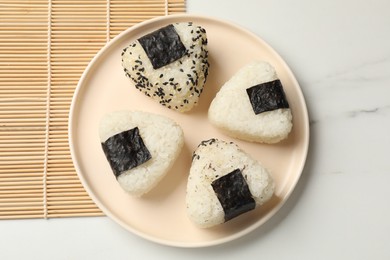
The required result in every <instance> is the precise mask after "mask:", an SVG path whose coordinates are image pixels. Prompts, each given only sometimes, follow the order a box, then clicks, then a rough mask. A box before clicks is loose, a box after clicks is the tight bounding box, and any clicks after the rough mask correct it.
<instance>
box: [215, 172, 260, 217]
mask: <svg viewBox="0 0 390 260" xmlns="http://www.w3.org/2000/svg"><path fill="white" fill-rule="evenodd" d="M211 186H212V187H213V189H214V192H215V194H216V195H217V198H218V200H219V202H220V203H221V205H222V208H223V211H224V213H225V221H228V220H230V219H232V218H234V217H237V216H238V215H241V214H243V213H245V212H247V211H250V210H252V209H254V208H255V206H256V202H255V200H254V199H253V198H252V194H251V192H250V190H249V187H248V184H247V183H246V181H245V179H244V176H242V172H241V170H240V169H235V170H234V171H232V172H231V173H229V174H227V175H225V176H222V177H220V178H218V179H216V180H214V181H213V182H212V183H211Z"/></svg>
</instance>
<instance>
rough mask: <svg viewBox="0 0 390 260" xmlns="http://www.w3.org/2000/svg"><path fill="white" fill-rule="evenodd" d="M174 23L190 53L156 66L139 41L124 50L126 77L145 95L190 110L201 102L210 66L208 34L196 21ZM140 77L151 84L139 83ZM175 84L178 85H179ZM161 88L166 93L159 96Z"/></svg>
mask: <svg viewBox="0 0 390 260" xmlns="http://www.w3.org/2000/svg"><path fill="white" fill-rule="evenodd" d="M173 26H174V27H175V30H176V32H177V33H178V35H179V37H180V40H181V41H182V43H183V45H184V46H185V48H186V50H187V51H188V56H187V55H185V56H184V57H182V58H180V59H178V60H176V61H174V62H172V63H170V64H167V65H165V66H163V67H161V68H158V69H154V68H153V65H152V63H151V62H150V60H149V58H148V56H147V55H146V53H145V51H144V49H143V48H142V46H141V44H140V43H139V42H138V40H136V41H135V42H133V43H131V44H130V45H129V46H128V47H127V48H125V49H124V52H123V53H122V66H123V68H124V69H125V73H126V76H127V77H129V78H130V79H131V80H132V81H133V82H134V83H135V87H136V88H137V89H139V90H140V91H141V92H143V93H144V94H145V95H147V96H150V97H151V98H153V99H155V100H156V101H158V102H159V103H160V104H162V105H163V106H166V107H168V108H170V109H173V110H177V111H179V112H186V111H189V110H191V109H192V108H193V107H194V106H195V105H196V104H197V103H198V100H199V96H200V94H201V93H202V91H203V86H204V84H205V82H206V78H207V74H208V68H209V63H208V51H207V35H206V32H205V30H204V29H203V28H202V27H200V26H197V25H195V24H193V23H175V24H173ZM139 61H141V62H142V64H140V63H139ZM139 76H142V77H143V80H144V83H142V84H143V85H148V84H150V86H147V87H142V86H140V85H137V82H139V80H138V78H139ZM142 84H141V85H142ZM174 84H177V85H176V87H174V86H173V85H174ZM158 88H161V89H163V93H164V94H163V95H161V96H159V95H156V91H157V90H158Z"/></svg>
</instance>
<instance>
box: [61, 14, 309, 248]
mask: <svg viewBox="0 0 390 260" xmlns="http://www.w3.org/2000/svg"><path fill="white" fill-rule="evenodd" d="M180 19H201V20H206V21H211V22H217V23H219V24H223V25H226V26H228V27H231V28H234V29H236V30H239V31H242V32H243V33H245V34H247V35H249V36H251V37H252V38H253V39H256V40H257V41H259V42H261V43H262V44H263V45H264V46H265V47H267V48H268V50H269V51H270V52H271V54H272V55H273V56H275V57H277V58H278V60H279V61H280V62H281V64H282V65H283V66H284V67H285V68H286V69H287V70H286V73H287V74H288V76H289V77H290V79H291V80H292V81H293V82H294V84H295V85H297V86H298V88H297V95H298V97H299V99H300V101H301V102H300V103H301V104H302V105H303V112H304V113H303V117H304V120H303V122H304V124H303V128H304V130H305V132H306V134H305V135H304V138H303V142H304V153H303V156H302V158H303V160H302V163H301V165H300V167H299V173H298V174H297V176H296V178H295V180H294V181H293V182H292V185H291V186H290V188H289V189H288V190H287V192H286V195H285V199H284V200H282V201H281V202H280V203H278V204H277V205H276V206H275V207H273V208H272V210H270V211H269V212H268V213H267V214H266V215H265V216H264V217H263V218H261V219H260V220H259V221H257V222H255V223H254V224H252V225H250V226H249V227H247V228H245V229H243V230H241V231H239V232H236V233H234V234H232V235H228V236H226V237H223V238H219V239H215V240H212V241H207V242H173V241H168V240H166V239H160V238H156V237H153V236H151V235H148V234H145V233H143V232H141V231H139V230H137V229H135V228H133V227H131V226H129V225H127V224H126V223H123V222H122V221H121V220H120V219H118V218H117V217H116V216H115V215H114V214H112V213H111V212H110V210H108V209H107V208H106V207H105V205H103V204H102V203H101V202H100V201H99V200H98V199H97V197H96V196H95V194H94V192H93V191H92V189H91V188H90V187H89V185H88V184H87V182H86V180H85V178H84V176H83V174H82V170H81V168H80V166H79V164H78V162H77V158H76V152H75V149H76V148H75V147H74V136H73V131H74V127H75V126H74V122H73V120H72V119H73V118H74V115H75V113H76V103H77V100H78V98H79V95H80V91H81V89H82V87H83V83H84V82H85V81H86V80H87V77H88V74H89V73H90V71H91V70H92V69H93V66H94V64H95V63H96V61H98V60H99V59H100V58H101V57H102V56H103V55H104V54H105V53H106V52H107V51H108V50H109V49H110V48H111V46H112V45H114V44H116V42H117V41H118V40H119V39H120V38H122V37H123V36H124V35H127V34H128V33H131V32H132V31H135V30H137V29H139V28H140V27H144V26H146V25H148V24H152V23H156V22H164V21H165V22H166V21H170V20H172V22H175V21H174V20H180ZM68 143H69V148H70V154H71V159H72V162H73V165H74V168H75V171H76V173H77V176H78V177H79V179H80V182H81V183H82V185H83V187H84V189H85V190H86V192H87V193H88V195H89V196H90V197H91V199H92V200H93V202H94V203H95V204H96V205H97V206H98V207H99V209H100V210H101V211H102V212H103V213H104V214H105V215H106V216H108V217H109V218H111V219H112V220H114V222H116V223H117V224H119V225H120V226H121V227H123V228H124V229H126V230H127V231H129V232H131V233H133V234H135V235H137V236H139V237H141V238H143V239H146V240H149V241H152V242H155V243H157V244H161V245H166V246H173V247H181V248H200V247H210V246H215V245H220V244H224V243H226V242H230V241H233V240H235V239H238V238H240V237H242V236H244V235H246V234H248V233H250V232H252V231H254V230H256V229H257V228H259V227H260V226H261V225H263V224H264V223H266V222H267V221H268V220H269V219H270V218H272V217H273V216H274V215H275V214H276V213H277V212H278V211H279V210H280V209H281V208H282V207H283V206H284V204H285V203H286V202H287V201H288V200H289V198H290V197H291V194H292V192H293V191H294V190H295V188H296V186H297V183H298V181H299V179H300V178H301V176H302V172H303V170H304V167H305V165H306V161H307V155H308V150H309V145H310V144H309V143H310V125H309V113H308V109H307V104H306V100H305V97H304V95H303V92H302V88H301V86H300V85H299V83H298V81H297V79H296V77H295V75H294V74H293V73H292V70H291V68H290V67H289V66H288V64H287V63H286V62H285V60H284V59H283V58H282V57H281V55H280V54H279V53H278V52H276V50H275V49H274V48H273V47H272V46H271V45H269V44H268V43H267V42H266V41H265V40H263V39H262V38H261V37H260V36H258V35H256V34H255V33H253V32H251V31H250V30H248V29H246V28H244V27H242V26H240V25H238V24H236V23H234V22H231V21H228V20H224V19H221V18H215V17H212V16H208V15H198V14H188V13H184V14H171V15H167V16H159V17H155V18H151V19H149V20H146V21H143V22H140V23H138V24H136V25H133V26H131V27H129V28H127V29H126V30H124V31H122V32H121V33H119V34H118V35H117V36H115V37H114V38H113V39H111V40H110V41H109V42H107V43H106V44H105V45H104V46H103V47H102V48H101V49H100V50H99V51H98V52H97V53H96V54H95V56H94V57H93V58H92V59H91V60H90V62H89V63H88V65H87V67H86V68H85V70H84V72H83V73H82V75H81V77H80V79H79V81H78V83H77V86H76V88H75V91H74V94H73V97H72V100H71V104H70V109H69V116H68Z"/></svg>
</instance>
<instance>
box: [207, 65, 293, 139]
mask: <svg viewBox="0 0 390 260" xmlns="http://www.w3.org/2000/svg"><path fill="white" fill-rule="evenodd" d="M208 118H209V120H210V122H211V123H212V124H213V125H215V126H216V127H218V128H220V129H222V130H223V131H225V133H227V134H228V135H230V136H232V137H235V138H239V139H242V140H247V141H253V142H260V143H277V142H279V141H281V140H283V139H286V138H287V137H288V134H289V133H290V132H291V129H292V113H291V109H290V105H289V103H288V100H287V96H286V94H285V92H284V88H283V85H282V82H281V81H280V79H279V78H278V76H277V74H276V71H275V69H274V68H273V67H272V66H271V65H270V64H269V63H267V62H262V61H256V62H252V63H250V64H248V65H246V66H245V67H243V68H242V69H240V70H239V71H238V72H237V73H236V74H235V75H234V76H233V77H232V78H231V79H230V80H229V81H227V82H226V83H225V84H224V85H223V86H222V87H221V89H220V90H219V92H218V93H217V95H216V96H215V98H214V99H213V101H212V102H211V105H210V107H209V111H208Z"/></svg>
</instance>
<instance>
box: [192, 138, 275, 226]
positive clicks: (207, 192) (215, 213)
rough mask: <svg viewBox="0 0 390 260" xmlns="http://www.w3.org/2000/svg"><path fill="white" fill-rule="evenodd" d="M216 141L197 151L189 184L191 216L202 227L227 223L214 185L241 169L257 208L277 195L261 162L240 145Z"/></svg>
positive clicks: (202, 146)
mask: <svg viewBox="0 0 390 260" xmlns="http://www.w3.org/2000/svg"><path fill="white" fill-rule="evenodd" d="M213 140H215V141H213V142H208V143H206V145H199V147H198V148H197V149H196V151H195V152H194V158H193V161H192V165H191V169H190V174H189V177H188V182H187V194H186V205H187V213H188V216H189V218H190V219H191V220H192V221H193V222H194V223H195V224H196V225H197V226H199V227H202V228H207V227H212V226H215V225H218V224H221V223H224V222H225V220H224V211H223V208H222V205H221V203H220V202H219V200H218V198H217V196H216V195H215V192H214V190H213V188H212V186H211V183H212V182H213V181H214V180H216V179H218V178H220V177H221V176H224V175H226V174H229V173H230V172H232V171H234V170H235V169H240V170H241V171H242V175H243V176H244V178H245V180H246V182H247V184H248V186H249V190H250V192H251V194H252V197H253V198H254V200H255V201H256V207H257V206H260V205H262V204H264V203H265V202H266V201H268V200H269V199H270V198H271V197H272V195H273V192H274V182H273V179H272V178H271V176H270V174H269V173H268V171H267V170H266V169H265V168H264V167H263V166H262V165H261V164H260V163H259V162H257V161H256V160H254V159H252V158H251V157H250V156H249V155H248V154H246V153H245V152H244V151H243V150H241V149H240V148H239V147H238V146H237V145H236V144H233V143H227V142H225V141H222V140H216V139H213ZM198 156H199V157H198ZM238 217H239V216H238Z"/></svg>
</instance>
